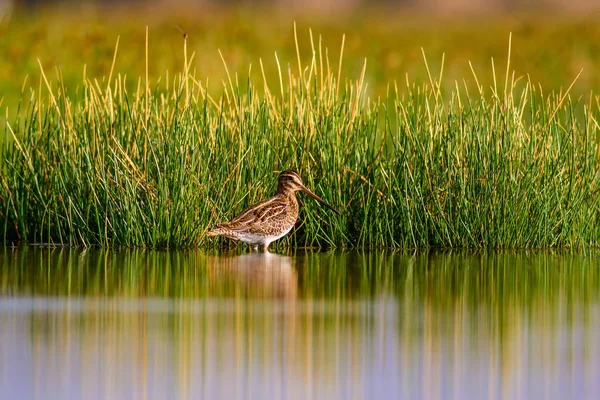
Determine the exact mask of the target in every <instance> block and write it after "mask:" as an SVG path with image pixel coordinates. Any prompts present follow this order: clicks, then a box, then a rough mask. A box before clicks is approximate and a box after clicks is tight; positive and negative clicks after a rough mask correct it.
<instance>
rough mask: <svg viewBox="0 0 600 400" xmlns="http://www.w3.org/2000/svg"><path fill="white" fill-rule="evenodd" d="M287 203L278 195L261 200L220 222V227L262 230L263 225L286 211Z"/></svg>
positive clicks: (233, 229)
mask: <svg viewBox="0 0 600 400" xmlns="http://www.w3.org/2000/svg"><path fill="white" fill-rule="evenodd" d="M286 208H287V204H285V203H283V202H281V200H280V199H278V198H277V197H272V198H270V199H267V200H264V201H261V202H260V203H256V204H253V205H251V206H249V207H248V208H246V209H245V210H244V211H242V212H241V213H240V215H238V216H237V217H235V218H233V219H232V220H231V221H228V222H224V223H221V224H219V226H220V227H223V228H226V229H229V230H232V231H247V230H257V229H258V230H262V229H261V227H264V226H265V225H268V224H269V221H272V220H276V219H277V218H278V217H280V216H282V215H283V214H284V213H285V210H286Z"/></svg>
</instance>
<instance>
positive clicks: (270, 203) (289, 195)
mask: <svg viewBox="0 0 600 400" xmlns="http://www.w3.org/2000/svg"><path fill="white" fill-rule="evenodd" d="M298 190H300V191H303V192H304V193H306V194H308V195H309V196H310V197H312V198H313V199H315V200H317V201H319V202H320V203H322V204H323V205H324V206H326V207H327V208H329V209H330V210H332V211H334V212H336V213H337V214H340V212H339V211H338V210H336V209H335V208H333V207H332V206H330V205H329V204H327V202H326V201H325V200H323V199H322V198H320V197H319V196H317V195H316V194H314V193H313V192H311V191H310V190H308V189H307V188H306V186H304V184H302V179H300V175H298V173H297V172H296V171H291V170H287V171H283V172H282V173H281V174H279V179H278V182H277V192H276V193H275V196H273V197H271V198H270V199H267V200H264V201H261V202H260V203H256V204H253V205H251V206H250V207H248V208H246V209H245V210H244V211H242V213H241V214H240V215H238V216H237V217H235V218H233V219H232V220H231V221H228V222H223V223H220V224H217V226H215V227H214V229H212V230H210V231H209V232H208V233H207V235H208V236H225V237H227V238H230V239H234V240H241V241H242V242H244V243H248V244H249V245H250V246H252V248H253V249H254V250H258V246H261V247H262V248H263V250H264V251H265V252H266V251H268V250H267V249H268V248H269V244H271V242H274V241H275V240H277V239H279V238H282V237H283V236H285V235H286V234H287V233H288V232H289V231H290V230H292V228H293V227H294V224H295V223H296V220H297V219H298V200H296V192H297V191H298Z"/></svg>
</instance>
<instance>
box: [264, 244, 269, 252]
mask: <svg viewBox="0 0 600 400" xmlns="http://www.w3.org/2000/svg"><path fill="white" fill-rule="evenodd" d="M263 251H264V252H265V253H268V252H269V245H268V244H264V245H263Z"/></svg>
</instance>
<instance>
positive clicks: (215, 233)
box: [206, 225, 227, 236]
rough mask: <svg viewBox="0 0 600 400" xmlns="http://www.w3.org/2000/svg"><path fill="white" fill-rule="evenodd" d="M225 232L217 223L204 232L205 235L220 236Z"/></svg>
mask: <svg viewBox="0 0 600 400" xmlns="http://www.w3.org/2000/svg"><path fill="white" fill-rule="evenodd" d="M226 234H227V232H226V231H225V230H224V229H223V228H222V227H220V226H219V225H215V226H214V227H213V228H212V229H211V230H210V231H208V232H206V235H207V236H221V235H226Z"/></svg>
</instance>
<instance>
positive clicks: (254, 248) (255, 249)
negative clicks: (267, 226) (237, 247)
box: [250, 244, 258, 253]
mask: <svg viewBox="0 0 600 400" xmlns="http://www.w3.org/2000/svg"><path fill="white" fill-rule="evenodd" d="M250 248H251V249H252V250H250V251H251V252H252V253H254V252H257V253H258V245H257V244H255V245H252V246H251V247H250Z"/></svg>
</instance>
